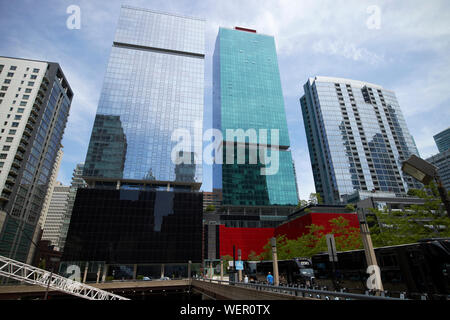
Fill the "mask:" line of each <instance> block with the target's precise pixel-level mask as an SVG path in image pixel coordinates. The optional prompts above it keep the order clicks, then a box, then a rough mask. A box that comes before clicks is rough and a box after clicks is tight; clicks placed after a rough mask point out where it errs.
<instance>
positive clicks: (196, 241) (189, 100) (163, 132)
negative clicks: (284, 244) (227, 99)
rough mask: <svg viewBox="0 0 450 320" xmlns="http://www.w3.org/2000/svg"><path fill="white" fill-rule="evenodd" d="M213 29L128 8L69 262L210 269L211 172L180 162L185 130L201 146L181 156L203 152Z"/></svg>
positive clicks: (75, 215) (79, 198) (77, 208)
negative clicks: (204, 247)
mask: <svg viewBox="0 0 450 320" xmlns="http://www.w3.org/2000/svg"><path fill="white" fill-rule="evenodd" d="M204 24H205V21H204V20H202V19H197V18H189V17H183V16H179V15H174V14H166V13H158V12H154V11H151V10H146V9H138V8H132V7H128V6H122V9H121V13H120V17H119V22H118V25H117V30H116V34H115V37H114V42H113V45H112V49H111V53H110V57H109V62H108V66H107V69H106V75H105V78H104V82H103V87H102V91H101V95H100V100H99V104H98V109H97V114H96V118H95V122H94V127H93V129H92V135H91V140H90V142H89V147H88V152H87V156H86V161H85V165H84V170H83V179H84V180H85V181H86V183H87V184H88V187H87V188H79V189H78V190H77V195H76V199H75V202H74V206H73V211H72V216H71V219H70V225H69V230H68V233H67V240H66V243H65V246H64V256H63V260H64V261H92V260H95V261H103V262H104V263H106V264H109V263H113V262H114V263H119V264H120V263H149V262H152V263H158V262H160V263H167V262H180V261H183V262H186V261H188V260H191V261H193V262H198V261H200V260H201V237H202V234H201V230H202V194H201V193H200V192H198V189H199V187H200V185H201V181H202V180H201V168H202V164H201V163H192V162H190V163H189V161H188V162H187V163H174V161H172V158H171V155H172V150H174V148H175V146H176V145H177V144H178V141H172V140H176V139H172V135H173V133H174V132H175V130H176V129H181V131H183V132H186V131H187V132H189V133H190V135H191V137H192V141H191V143H186V144H185V145H183V148H182V149H181V150H179V151H182V152H179V153H178V154H176V155H177V156H180V155H183V156H186V155H187V157H185V158H189V160H192V159H195V158H196V157H197V155H198V152H197V150H198V149H195V148H194V147H195V146H197V147H198V144H199V143H200V145H199V146H200V150H201V142H202V123H203V99H204V98H203V90H204V56H205V48H204V46H205V44H204ZM196 132H197V133H198V132H199V133H200V135H197V136H196V137H194V134H195V133H196ZM191 147H192V148H191Z"/></svg>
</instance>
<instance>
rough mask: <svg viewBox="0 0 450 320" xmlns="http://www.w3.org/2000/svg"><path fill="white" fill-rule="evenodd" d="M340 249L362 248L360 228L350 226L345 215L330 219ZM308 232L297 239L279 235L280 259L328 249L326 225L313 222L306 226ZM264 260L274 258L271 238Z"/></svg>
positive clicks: (311, 254) (278, 251)
mask: <svg viewBox="0 0 450 320" xmlns="http://www.w3.org/2000/svg"><path fill="white" fill-rule="evenodd" d="M329 222H330V226H331V228H332V230H331V232H330V233H332V234H334V237H335V241H336V249H337V250H338V251H347V250H355V249H360V248H362V242H361V237H360V234H359V228H355V227H350V222H349V221H348V220H347V219H345V218H344V217H338V218H333V219H331V220H330V221H329ZM306 228H307V229H308V232H307V233H305V234H303V235H301V236H299V237H298V238H297V239H288V238H287V237H286V236H285V235H280V236H278V237H277V256H278V259H280V260H284V259H292V258H296V257H311V256H313V255H315V254H317V253H320V252H326V251H327V244H326V235H325V233H324V229H325V228H324V226H318V225H315V224H311V225H309V226H307V227H306ZM260 258H261V259H262V260H272V247H271V244H270V240H269V241H268V242H267V244H266V245H265V246H264V251H263V252H262V253H261V255H260Z"/></svg>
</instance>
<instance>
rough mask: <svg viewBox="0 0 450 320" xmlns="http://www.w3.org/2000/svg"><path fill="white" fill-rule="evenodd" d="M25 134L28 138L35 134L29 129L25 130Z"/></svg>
mask: <svg viewBox="0 0 450 320" xmlns="http://www.w3.org/2000/svg"><path fill="white" fill-rule="evenodd" d="M27 124H28V123H27ZM31 128H33V127H31ZM23 133H24V134H25V135H27V136H31V134H32V133H33V130H32V129H29V128H25V130H23Z"/></svg>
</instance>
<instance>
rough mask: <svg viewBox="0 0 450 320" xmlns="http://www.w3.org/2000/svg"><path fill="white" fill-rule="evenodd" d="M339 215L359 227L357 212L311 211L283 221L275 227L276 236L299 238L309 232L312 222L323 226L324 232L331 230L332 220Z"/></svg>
mask: <svg viewBox="0 0 450 320" xmlns="http://www.w3.org/2000/svg"><path fill="white" fill-rule="evenodd" d="M338 217H343V218H345V219H347V220H348V221H349V226H350V227H355V228H358V229H359V221H358V216H357V215H356V213H322V212H321V213H316V212H311V213H308V214H305V215H303V216H301V217H298V218H296V219H294V220H292V221H289V222H286V223H283V224H282V225H280V226H278V227H277V228H276V229H275V236H279V235H283V234H284V235H286V237H287V238H288V239H297V238H298V237H300V236H301V235H303V234H305V233H308V232H309V230H308V228H306V227H307V226H309V225H311V224H315V225H318V226H323V227H324V230H323V231H322V232H323V233H324V234H327V233H330V232H331V229H332V227H331V225H330V220H331V219H334V218H338Z"/></svg>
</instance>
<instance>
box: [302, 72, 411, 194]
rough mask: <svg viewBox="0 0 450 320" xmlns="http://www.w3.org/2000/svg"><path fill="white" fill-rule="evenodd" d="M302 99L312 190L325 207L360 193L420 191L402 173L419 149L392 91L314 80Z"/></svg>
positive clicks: (348, 82)
mask: <svg viewBox="0 0 450 320" xmlns="http://www.w3.org/2000/svg"><path fill="white" fill-rule="evenodd" d="M303 88H304V92H305V94H304V95H303V96H302V97H301V99H300V104H301V108H302V113H303V121H304V124H305V131H306V137H307V140H308V148H309V154H310V158H311V165H312V169H313V175H314V182H315V187H316V192H318V193H320V194H321V196H322V198H323V199H324V202H325V203H339V202H342V201H345V198H346V197H345V196H346V195H350V194H352V193H354V192H355V191H359V190H362V191H364V190H366V191H384V192H393V193H395V194H398V195H405V194H406V193H407V191H408V189H409V188H420V184H418V183H417V182H416V181H415V180H414V179H413V178H411V177H410V176H408V175H406V174H404V173H403V172H402V170H401V165H402V161H404V160H406V159H408V158H409V156H410V155H411V154H416V155H418V151H417V147H416V145H415V142H414V140H413V137H412V136H411V135H410V133H409V130H408V128H407V126H406V122H405V119H404V118H403V114H402V112H401V110H400V106H399V104H398V102H397V98H396V97H395V93H394V92H393V91H390V90H386V89H384V88H383V87H381V86H379V85H375V84H371V83H367V82H363V81H356V80H350V79H342V78H330V77H315V78H310V79H309V80H308V82H307V83H306V84H305V85H304V87H303Z"/></svg>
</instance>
